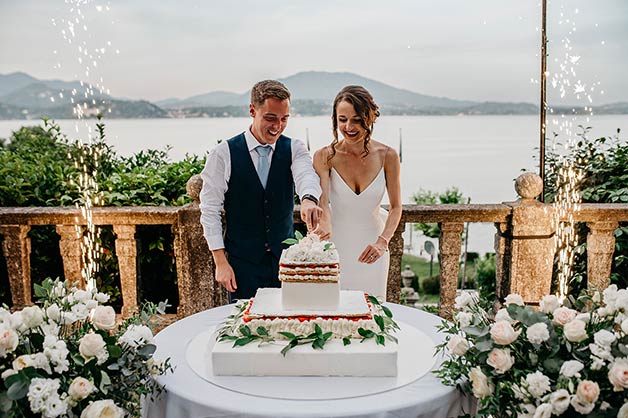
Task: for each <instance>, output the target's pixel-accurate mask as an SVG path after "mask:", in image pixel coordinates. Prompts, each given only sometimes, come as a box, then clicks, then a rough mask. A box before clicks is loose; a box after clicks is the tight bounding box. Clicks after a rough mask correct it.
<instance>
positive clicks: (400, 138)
mask: <svg viewBox="0 0 628 418" xmlns="http://www.w3.org/2000/svg"><path fill="white" fill-rule="evenodd" d="M401 162H403V138H402V137H401V128H399V163H401Z"/></svg>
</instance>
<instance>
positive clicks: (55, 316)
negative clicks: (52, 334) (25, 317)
mask: <svg viewBox="0 0 628 418" xmlns="http://www.w3.org/2000/svg"><path fill="white" fill-rule="evenodd" d="M46 316H47V317H48V319H52V320H53V321H58V320H59V318H60V317H61V310H60V309H59V305H57V304H56V303H53V304H52V305H50V306H48V307H47V308H46Z"/></svg>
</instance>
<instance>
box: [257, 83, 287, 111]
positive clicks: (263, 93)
mask: <svg viewBox="0 0 628 418" xmlns="http://www.w3.org/2000/svg"><path fill="white" fill-rule="evenodd" d="M271 97H272V98H275V99H279V100H286V99H288V100H290V90H288V88H287V87H286V86H284V85H283V84H282V83H280V82H279V81H276V80H264V81H260V82H258V83H255V85H254V86H253V88H252V89H251V103H252V104H253V106H260V105H262V104H264V101H266V99H268V98H271Z"/></svg>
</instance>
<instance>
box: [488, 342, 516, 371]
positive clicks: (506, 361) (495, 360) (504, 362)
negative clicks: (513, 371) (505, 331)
mask: <svg viewBox="0 0 628 418" xmlns="http://www.w3.org/2000/svg"><path fill="white" fill-rule="evenodd" d="M486 363H487V364H488V365H489V366H491V367H493V368H494V369H495V372H496V373H498V374H503V373H506V372H507V371H508V370H510V368H511V367H512V365H513V364H515V359H514V357H513V356H511V355H510V350H509V349H501V348H494V349H492V350H491V352H490V353H489V354H488V359H487V360H486Z"/></svg>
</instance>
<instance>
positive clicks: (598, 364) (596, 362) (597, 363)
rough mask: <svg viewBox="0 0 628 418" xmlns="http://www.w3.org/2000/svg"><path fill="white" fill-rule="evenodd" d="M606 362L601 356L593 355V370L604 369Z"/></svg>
mask: <svg viewBox="0 0 628 418" xmlns="http://www.w3.org/2000/svg"><path fill="white" fill-rule="evenodd" d="M605 365H606V362H605V361H604V360H602V359H601V358H599V357H595V356H591V370H602V368H603V367H604V366H605Z"/></svg>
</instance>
